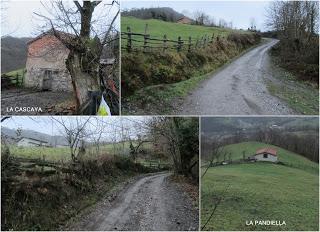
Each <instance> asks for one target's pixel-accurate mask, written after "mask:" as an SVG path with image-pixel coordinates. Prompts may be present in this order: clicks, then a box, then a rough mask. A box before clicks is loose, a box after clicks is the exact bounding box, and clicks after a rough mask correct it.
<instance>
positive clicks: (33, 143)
mask: <svg viewBox="0 0 320 232" xmlns="http://www.w3.org/2000/svg"><path fill="white" fill-rule="evenodd" d="M45 145H46V144H44V143H41V142H40V141H37V140H33V139H28V138H22V139H21V140H19V142H17V146H18V147H38V146H45Z"/></svg>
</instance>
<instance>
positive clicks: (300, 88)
mask: <svg viewBox="0 0 320 232" xmlns="http://www.w3.org/2000/svg"><path fill="white" fill-rule="evenodd" d="M272 58H273V60H272V64H271V65H272V68H273V70H275V72H274V80H266V84H267V88H268V90H269V91H270V93H271V94H272V95H274V96H276V97H279V98H280V99H282V100H284V101H285V102H286V103H287V104H288V105H289V106H290V107H291V108H292V109H293V110H295V111H296V112H297V113H300V114H306V115H318V114H319V89H318V86H317V85H316V84H313V83H309V82H306V81H301V80H299V79H298V78H297V77H296V76H295V75H294V74H293V73H291V72H289V71H287V70H285V69H284V68H281V67H279V65H278V64H277V63H279V62H280V61H279V59H278V58H277V57H275V56H272Z"/></svg>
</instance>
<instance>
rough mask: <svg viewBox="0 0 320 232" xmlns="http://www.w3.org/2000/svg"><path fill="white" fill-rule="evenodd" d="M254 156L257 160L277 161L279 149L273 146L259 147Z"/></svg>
mask: <svg viewBox="0 0 320 232" xmlns="http://www.w3.org/2000/svg"><path fill="white" fill-rule="evenodd" d="M252 158H253V159H255V160H257V161H269V162H277V161H278V155H277V150H276V149H273V148H262V149H258V150H257V151H256V154H255V155H254V156H252Z"/></svg>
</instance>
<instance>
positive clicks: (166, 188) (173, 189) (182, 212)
mask: <svg viewBox="0 0 320 232" xmlns="http://www.w3.org/2000/svg"><path fill="white" fill-rule="evenodd" d="M169 176H170V174H169V173H158V174H154V175H149V176H144V177H141V178H139V179H138V180H136V181H134V182H133V183H131V184H129V185H128V186H126V187H125V188H124V189H123V190H122V191H121V192H120V193H119V195H118V196H117V197H116V198H115V199H114V200H111V201H105V202H104V203H103V204H97V206H96V207H95V208H94V210H93V211H91V212H90V213H89V215H86V216H85V217H84V218H81V219H80V220H79V221H78V222H76V223H74V225H72V226H69V228H68V230H89V231H92V230H104V231H108V230H109V231H110V230H131V231H156V230H157V231H164V230H166V231H170V230H171V231H172V230H198V211H197V210H195V209H194V207H193V206H192V202H191V200H190V198H189V197H188V196H187V195H186V194H185V193H183V192H182V191H181V190H180V189H178V186H177V185H176V184H175V183H173V182H171V181H169V179H168V177H169Z"/></svg>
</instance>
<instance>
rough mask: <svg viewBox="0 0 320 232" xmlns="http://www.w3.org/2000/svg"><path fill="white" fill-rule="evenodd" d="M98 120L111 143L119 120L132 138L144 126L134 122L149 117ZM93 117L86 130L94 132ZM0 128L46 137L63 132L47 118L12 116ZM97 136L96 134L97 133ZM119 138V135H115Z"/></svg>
mask: <svg viewBox="0 0 320 232" xmlns="http://www.w3.org/2000/svg"><path fill="white" fill-rule="evenodd" d="M54 117H55V118H56V119H58V120H61V118H62V119H63V120H64V121H65V122H66V123H67V124H68V123H70V122H72V120H75V119H76V118H78V119H80V120H81V121H82V122H84V121H86V120H87V118H88V116H81V117H79V116H63V117H60V116H54ZM96 118H99V120H103V121H104V122H105V124H104V125H105V129H104V131H105V134H104V136H103V137H104V138H107V140H109V141H111V140H112V138H113V137H114V129H115V128H116V129H117V130H118V133H120V131H121V126H120V125H121V120H122V125H123V127H124V129H125V130H126V128H127V129H128V130H129V133H130V134H131V135H132V136H134V135H136V133H138V132H139V133H141V132H142V131H145V126H144V124H143V123H142V124H141V125H142V127H137V125H138V124H137V123H136V122H142V121H145V120H147V119H149V118H150V117H147V116H146V117H142V116H128V117H119V116H118V117H117V116H115V117H96ZM96 118H95V117H91V118H90V121H89V123H88V124H87V128H88V129H89V130H90V131H94V130H95V128H96V125H97V124H96V123H97V120H96ZM73 122H74V121H73ZM1 127H7V128H10V129H14V130H16V129H18V128H19V129H22V130H33V131H37V132H41V133H45V134H48V135H62V136H64V134H62V133H61V131H63V127H62V126H61V125H59V124H58V123H57V122H55V121H54V120H53V119H52V117H49V116H32V117H29V116H14V117H11V118H9V119H7V120H5V121H4V122H3V123H1ZM97 136H98V133H97ZM117 137H119V134H118V135H117Z"/></svg>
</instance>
